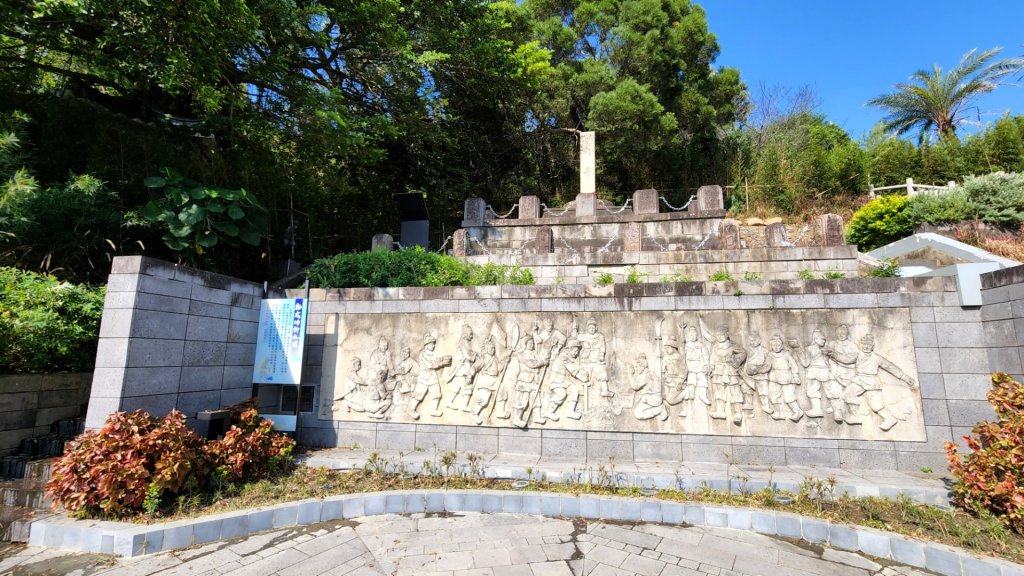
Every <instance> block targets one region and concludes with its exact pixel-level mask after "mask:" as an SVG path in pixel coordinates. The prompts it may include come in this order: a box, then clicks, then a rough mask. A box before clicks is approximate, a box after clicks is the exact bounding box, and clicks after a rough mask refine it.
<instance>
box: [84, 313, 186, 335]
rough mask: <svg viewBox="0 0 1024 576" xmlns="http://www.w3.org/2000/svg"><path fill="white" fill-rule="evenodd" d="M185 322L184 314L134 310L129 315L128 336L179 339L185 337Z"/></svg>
mask: <svg viewBox="0 0 1024 576" xmlns="http://www.w3.org/2000/svg"><path fill="white" fill-rule="evenodd" d="M115 312H121V311H115ZM105 317H106V314H104V318H105ZM187 323H188V316H185V315H184V314H172V313H169V312H157V311H155V310H135V311H134V313H133V314H132V316H131V333H130V336H131V337H132V338H164V339H174V340H181V339H184V338H185V337H186V334H187V332H186V325H187ZM118 332H119V331H118ZM115 335H116V334H113V333H107V334H100V336H101V337H102V336H115Z"/></svg>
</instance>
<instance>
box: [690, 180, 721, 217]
mask: <svg viewBox="0 0 1024 576" xmlns="http://www.w3.org/2000/svg"><path fill="white" fill-rule="evenodd" d="M724 209H725V199H724V198H723V197H722V187H721V186H719V185H718V184H714V185H712V186H701V187H700V188H699V189H698V190H697V198H695V199H694V200H693V202H692V203H690V209H689V212H690V214H699V213H701V212H709V211H712V210H724Z"/></svg>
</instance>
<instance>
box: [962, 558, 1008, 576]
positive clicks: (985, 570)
mask: <svg viewBox="0 0 1024 576" xmlns="http://www.w3.org/2000/svg"><path fill="white" fill-rule="evenodd" d="M960 561H961V563H962V565H963V573H964V574H967V575H969V576H1001V575H1002V574H1003V571H1002V570H1001V569H1000V566H999V565H997V564H995V563H993V562H991V561H990V560H983V559H980V558H974V557H973V556H968V555H963V556H961V557H960ZM1017 568H1018V569H1021V568H1020V567H1019V566H1018V567H1017Z"/></svg>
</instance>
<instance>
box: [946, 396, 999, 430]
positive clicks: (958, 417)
mask: <svg viewBox="0 0 1024 576" xmlns="http://www.w3.org/2000/svg"><path fill="white" fill-rule="evenodd" d="M946 406H948V408H949V423H950V424H951V425H953V426H967V427H972V426H974V425H975V424H977V423H978V422H980V421H982V420H994V419H995V411H994V410H993V409H992V405H991V404H989V403H988V402H986V401H984V400H948V401H947V402H946Z"/></svg>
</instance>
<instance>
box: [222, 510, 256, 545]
mask: <svg viewBox="0 0 1024 576" xmlns="http://www.w3.org/2000/svg"><path fill="white" fill-rule="evenodd" d="M247 534H249V515H248V514H246V513H245V512H237V513H234V514H231V515H225V516H224V518H223V519H222V520H221V525H220V537H221V538H223V539H225V540H227V539H229V538H237V537H239V536H244V535H247Z"/></svg>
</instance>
